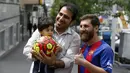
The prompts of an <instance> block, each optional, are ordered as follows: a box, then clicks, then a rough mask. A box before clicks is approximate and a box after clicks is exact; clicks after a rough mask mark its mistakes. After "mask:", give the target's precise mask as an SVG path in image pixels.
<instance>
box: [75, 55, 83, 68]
mask: <svg viewBox="0 0 130 73" xmlns="http://www.w3.org/2000/svg"><path fill="white" fill-rule="evenodd" d="M74 59H75V63H76V64H78V65H82V66H83V65H84V62H85V61H86V60H85V59H84V57H83V55H82V54H78V55H75V56H74Z"/></svg>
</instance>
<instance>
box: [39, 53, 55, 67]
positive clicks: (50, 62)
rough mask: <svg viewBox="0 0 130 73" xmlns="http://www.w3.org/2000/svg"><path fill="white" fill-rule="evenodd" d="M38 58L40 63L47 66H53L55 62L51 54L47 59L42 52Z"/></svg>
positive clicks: (53, 55)
mask: <svg viewBox="0 0 130 73" xmlns="http://www.w3.org/2000/svg"><path fill="white" fill-rule="evenodd" d="M39 57H40V61H41V62H43V63H44V64H47V65H54V64H55V62H56V56H55V54H54V53H53V52H52V53H51V56H50V57H48V56H46V55H45V53H44V52H43V51H40V54H39Z"/></svg>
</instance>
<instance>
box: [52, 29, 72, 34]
mask: <svg viewBox="0 0 130 73" xmlns="http://www.w3.org/2000/svg"><path fill="white" fill-rule="evenodd" d="M54 30H55V32H56V33H58V32H57V30H56V27H55V28H54ZM63 34H72V30H71V28H70V27H69V28H68V29H66V31H65V32H63V33H62V34H61V35H63Z"/></svg>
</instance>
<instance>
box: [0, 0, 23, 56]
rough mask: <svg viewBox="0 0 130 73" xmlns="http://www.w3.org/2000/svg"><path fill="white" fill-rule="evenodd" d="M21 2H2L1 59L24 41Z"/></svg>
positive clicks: (9, 0) (0, 10) (0, 28)
mask: <svg viewBox="0 0 130 73" xmlns="http://www.w3.org/2000/svg"><path fill="white" fill-rule="evenodd" d="M19 2H20V1H19V0H0V57H1V56H3V55H4V54H6V53H7V52H9V51H10V50H12V48H13V47H15V46H16V45H17V44H19V43H20V41H21V40H22V25H21V24H20V12H19V11H20V3H19Z"/></svg>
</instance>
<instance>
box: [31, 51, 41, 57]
mask: <svg viewBox="0 0 130 73" xmlns="http://www.w3.org/2000/svg"><path fill="white" fill-rule="evenodd" d="M31 54H32V58H34V59H40V57H39V54H38V53H37V52H36V51H35V50H32V51H31Z"/></svg>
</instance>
